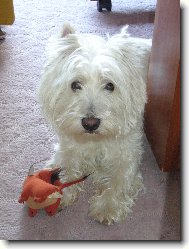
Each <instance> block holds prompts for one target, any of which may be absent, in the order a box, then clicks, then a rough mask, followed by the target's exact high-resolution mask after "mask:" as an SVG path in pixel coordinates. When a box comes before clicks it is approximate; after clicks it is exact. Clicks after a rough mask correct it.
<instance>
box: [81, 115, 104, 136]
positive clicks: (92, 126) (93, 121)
mask: <svg viewBox="0 0 189 249" xmlns="http://www.w3.org/2000/svg"><path fill="white" fill-rule="evenodd" d="M81 123H82V126H83V128H85V130H87V131H89V132H93V131H95V130H96V129H98V127H99V125H100V119H99V118H94V117H90V118H82V120H81Z"/></svg>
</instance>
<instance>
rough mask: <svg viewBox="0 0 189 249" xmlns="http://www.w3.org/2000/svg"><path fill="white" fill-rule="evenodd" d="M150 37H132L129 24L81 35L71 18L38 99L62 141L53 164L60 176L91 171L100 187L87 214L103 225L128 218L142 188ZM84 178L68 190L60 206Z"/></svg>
mask: <svg viewBox="0 0 189 249" xmlns="http://www.w3.org/2000/svg"><path fill="white" fill-rule="evenodd" d="M150 51H151V40H150V39H142V38H132V37H130V36H129V34H128V33H127V27H124V28H123V29H122V30H121V33H120V34H117V35H114V36H112V37H109V38H107V39H103V38H101V37H99V36H96V35H91V34H76V33H75V32H74V29H73V28H72V27H71V26H70V24H68V23H66V24H65V25H64V26H63V28H62V30H61V34H60V35H59V36H58V37H57V38H56V39H53V40H51V42H50V44H49V46H48V48H47V60H46V65H45V67H44V70H43V73H42V82H41V85H40V89H39V99H40V103H41V106H42V110H43V112H44V115H45V117H46V119H47V120H48V122H49V123H50V124H51V126H52V127H53V129H54V131H55V133H56V134H57V136H58V140H59V144H58V146H57V148H56V153H55V155H54V157H53V159H52V160H51V162H50V165H51V166H52V165H59V166H61V167H63V168H64V174H65V175H64V177H63V181H71V180H74V179H78V178H80V177H82V176H84V175H87V174H90V173H92V174H91V176H90V177H91V179H92V182H93V184H94V188H95V193H94V196H93V197H92V198H91V199H90V200H89V203H90V210H89V216H90V217H93V218H94V219H95V220H97V221H99V222H101V223H104V224H108V225H110V224H113V223H114V222H120V221H122V220H124V219H125V217H126V216H127V214H128V213H129V212H130V210H131V207H132V205H133V203H134V199H135V198H136V196H137V195H138V192H139V191H140V190H141V189H142V188H143V183H142V176H141V174H140V171H139V169H138V167H139V165H140V163H141V156H142V152H143V147H142V136H143V113H144V106H145V103H146V100H147V96H146V82H147V72H148V65H149V56H150ZM81 187H82V186H81V185H80V186H78V185H75V186H73V187H70V188H67V189H65V190H64V195H63V199H62V203H63V205H70V204H72V203H73V202H74V200H76V197H77V195H78V192H79V191H80V190H81Z"/></svg>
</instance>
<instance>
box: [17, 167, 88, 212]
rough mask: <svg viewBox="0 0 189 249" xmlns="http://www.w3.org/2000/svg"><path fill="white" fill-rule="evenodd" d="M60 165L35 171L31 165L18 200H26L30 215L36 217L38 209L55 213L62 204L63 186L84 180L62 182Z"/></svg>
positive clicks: (22, 201) (21, 201) (20, 201)
mask: <svg viewBox="0 0 189 249" xmlns="http://www.w3.org/2000/svg"><path fill="white" fill-rule="evenodd" d="M60 172H61V168H60V167H55V168H52V169H43V170H40V171H38V172H36V173H34V167H33V166H32V167H30V170H29V174H28V176H27V178H26V180H25V181H24V184H23V191H22V193H21V195H20V197H19V200H18V202H19V203H24V202H26V203H27V205H28V207H29V216H30V217H34V216H35V215H36V214H37V211H38V209H43V208H44V209H45V211H46V212H47V214H48V215H49V216H52V215H54V214H55V213H56V212H57V209H58V207H59V205H60V200H61V198H62V196H63V191H62V189H63V188H66V187H69V186H71V185H73V184H76V183H79V182H82V181H83V180H85V179H86V178H87V176H85V177H83V178H82V179H79V180H76V181H71V182H66V183H61V182H60V179H59V174H60Z"/></svg>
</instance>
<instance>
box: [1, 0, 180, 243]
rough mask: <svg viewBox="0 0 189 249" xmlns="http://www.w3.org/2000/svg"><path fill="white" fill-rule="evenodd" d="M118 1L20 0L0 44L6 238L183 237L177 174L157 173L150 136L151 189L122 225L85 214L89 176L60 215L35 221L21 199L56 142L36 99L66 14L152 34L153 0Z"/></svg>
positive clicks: (77, 22)
mask: <svg viewBox="0 0 189 249" xmlns="http://www.w3.org/2000/svg"><path fill="white" fill-rule="evenodd" d="M112 3H113V11H112V12H111V13H109V12H106V11H105V12H103V13H98V12H97V10H96V2H91V1H85V0H56V1H52V0H46V1H38V0H28V1H20V0H14V4H15V14H16V21H15V23H14V25H13V26H10V27H5V31H6V32H7V38H6V40H5V41H3V42H2V41H1V42H0V108H1V110H0V239H5V240H179V239H180V206H179V205H180V200H179V197H180V177H179V174H178V173H171V174H168V173H162V172H160V171H159V169H158V166H157V164H156V161H155V159H154V156H153V154H152V152H151V149H150V146H149V144H148V142H147V141H146V139H145V138H144V146H145V154H144V159H143V163H142V165H141V170H142V174H143V177H144V184H145V186H146V193H141V194H140V195H139V197H138V199H137V201H136V205H135V206H134V207H133V212H132V213H131V214H130V215H129V216H128V218H127V219H126V220H125V222H123V223H122V224H116V225H114V226H110V227H107V226H104V225H101V224H99V223H97V222H95V221H93V220H91V219H89V218H88V217H87V209H88V198H89V196H90V187H91V185H90V180H87V183H86V192H84V193H82V194H81V196H80V198H79V200H78V202H77V203H76V204H74V205H73V206H71V207H69V208H65V209H64V210H63V211H62V212H60V213H58V214H57V215H56V216H55V217H47V216H46V215H45V214H44V213H43V212H41V213H40V214H39V215H38V216H37V217H35V218H33V219H31V218H29V217H28V215H27V208H26V207H24V206H22V205H21V204H19V203H18V202H17V199H18V196H19V193H20V190H21V184H22V181H23V179H24V178H25V176H26V175H27V172H28V168H29V166H30V165H31V164H33V163H35V162H39V161H40V160H46V159H49V158H50V156H51V155H52V153H53V143H54V142H55V141H56V138H55V137H54V135H53V132H52V131H51V130H50V129H49V128H48V127H47V125H46V123H45V121H44V119H43V117H42V115H41V113H40V110H39V106H38V102H37V98H36V88H37V87H38V85H39V81H40V72H41V69H42V64H43V60H44V49H45V45H46V41H47V39H48V37H49V36H50V35H52V34H54V33H56V32H57V31H58V29H59V28H60V27H61V25H62V23H63V22H64V21H65V20H68V21H70V22H72V23H73V24H74V26H75V28H76V29H77V30H78V32H89V33H96V34H99V35H102V36H105V34H106V33H109V34H114V33H116V32H118V31H119V29H120V28H121V27H122V26H123V25H125V24H129V31H130V33H131V34H132V35H133V36H139V37H148V38H149V37H152V32H153V20H154V12H155V0H145V1H141V0H135V1H130V0H112ZM43 164H44V162H43ZM37 165H39V164H37Z"/></svg>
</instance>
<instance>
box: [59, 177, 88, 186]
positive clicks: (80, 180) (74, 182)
mask: <svg viewBox="0 0 189 249" xmlns="http://www.w3.org/2000/svg"><path fill="white" fill-rule="evenodd" d="M88 176H90V174H89V175H87V176H84V177H83V178H81V179H79V180H75V181H72V182H65V183H62V184H61V185H59V188H60V190H61V189H63V188H67V187H69V186H71V185H74V184H76V183H79V182H82V181H84V180H85V179H86V178H87V177H88Z"/></svg>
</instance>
